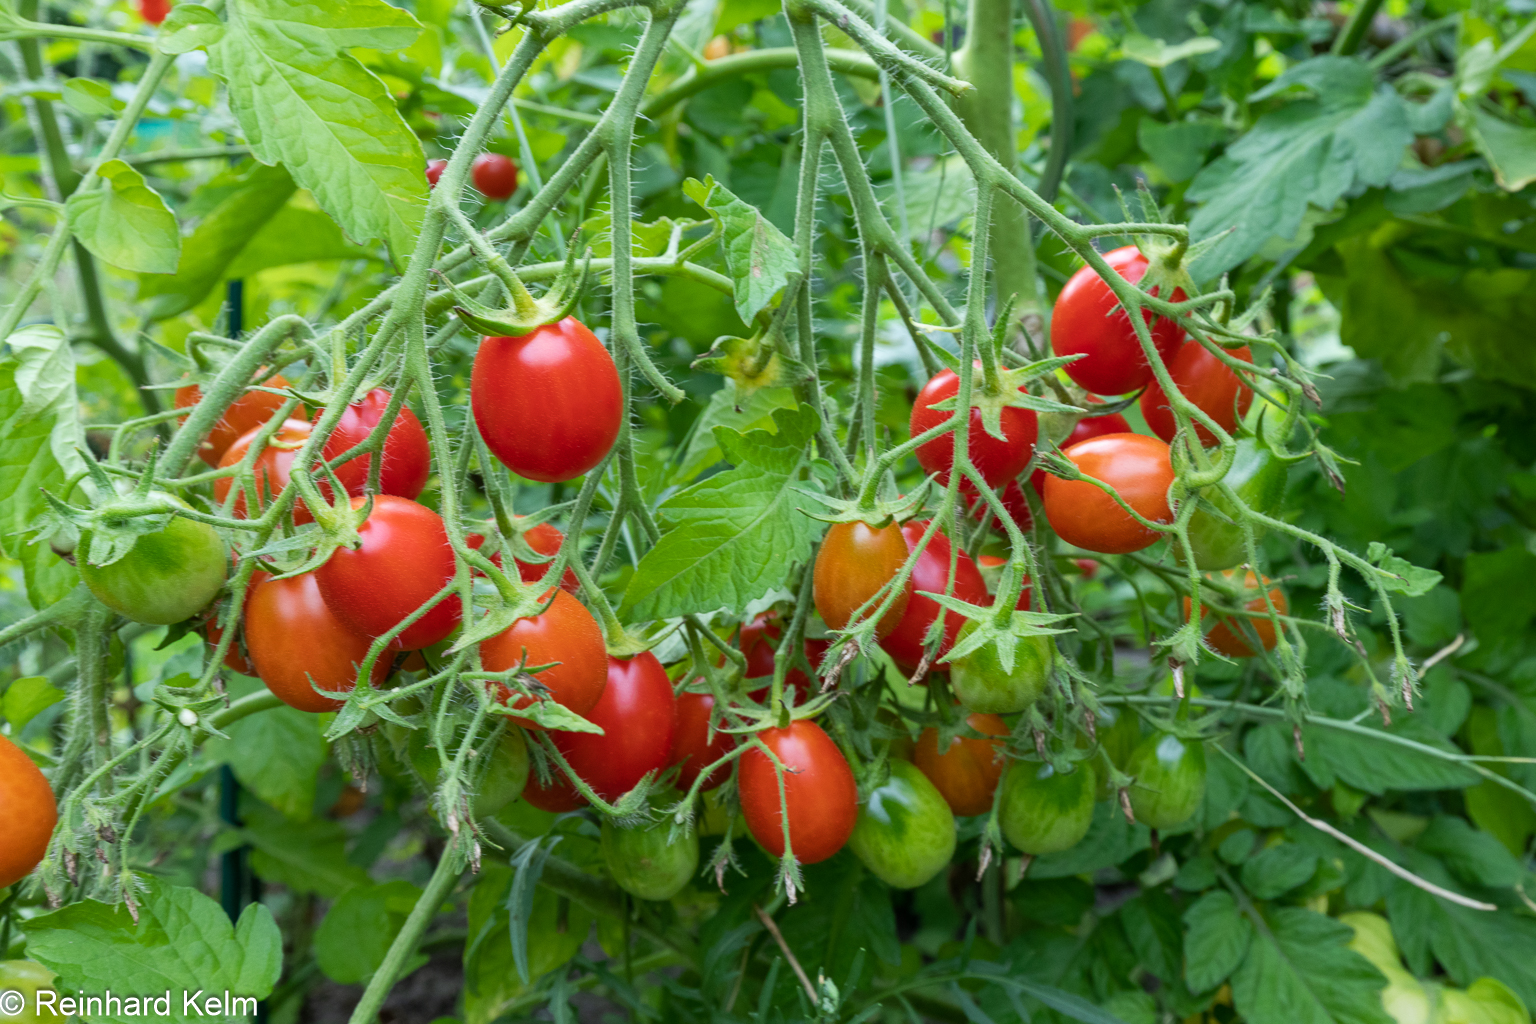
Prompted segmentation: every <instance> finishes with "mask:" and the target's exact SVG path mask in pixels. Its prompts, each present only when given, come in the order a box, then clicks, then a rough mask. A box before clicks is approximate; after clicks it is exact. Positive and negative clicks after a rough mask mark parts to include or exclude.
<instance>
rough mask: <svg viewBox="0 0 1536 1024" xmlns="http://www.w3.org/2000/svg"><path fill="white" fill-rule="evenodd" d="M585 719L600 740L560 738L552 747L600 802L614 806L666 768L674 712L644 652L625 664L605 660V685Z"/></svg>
mask: <svg viewBox="0 0 1536 1024" xmlns="http://www.w3.org/2000/svg"><path fill="white" fill-rule="evenodd" d="M586 717H587V721H589V722H591V723H592V724H593V725H597V726H601V727H602V729H603V735H598V734H596V733H590V732H567V733H560V734H558V735H557V736H556V742H558V743H559V744H560V750H561V752H562V753H564V754H565V759H566V760H567V761H569V762H570V765H571V768H572V769H573V770H574V771H575V772H576V774H577V775H580V776H581V777H582V779H583V780H585V781H586V783H587V785H589V786H591V787H592V789H593V791H594V792H595V793H597V795H598V796H600V797H602V798H603V799H604V800H617V799H618V798H619V797H621V796H623V795H624V794H625V793H628V792H629V791H630V790H631V789H634V788H635V786H636V785H638V784H639V782H640V780H641V779H643V778H644V777H645V775H646V773H647V772H653V771H654V772H659V771H661V769H663V768H665V767H666V766H667V765H668V764H669V763H670V758H671V756H672V734H673V733H674V731H675V730H676V728H677V706H676V701H674V700H673V698H672V680H670V679H668V678H667V670H666V669H664V668H662V667H661V662H659V661H657V660H656V656H655V655H654V654H651V653H650V652H649V651H646V652H645V653H642V654H639V655H636V656H635V657H633V658H630V659H629V660H627V661H626V660H624V659H621V658H609V659H608V681H607V685H605V686H604V687H603V693H602V696H601V697H599V698H598V701H597V703H596V704H594V705H593V706H592V710H591V711H588V712H587V715H586Z"/></svg>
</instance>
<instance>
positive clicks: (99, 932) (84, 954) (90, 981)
mask: <svg viewBox="0 0 1536 1024" xmlns="http://www.w3.org/2000/svg"><path fill="white" fill-rule="evenodd" d="M139 880H140V882H141V883H142V885H143V887H144V888H143V891H142V892H141V893H140V894H139V896H138V897H137V898H138V901H139V906H138V920H137V921H135V920H134V918H133V915H132V914H130V913H129V911H128V908H127V907H126V906H124V905H123V904H121V903H117V904H111V905H109V904H106V903H98V902H97V901H96V900H85V901H84V902H81V903H75V904H73V905H71V906H67V907H65V908H64V909H62V910H56V911H54V912H53V913H51V914H44V915H43V916H41V917H35V918H33V919H31V920H30V921H28V922H27V923H26V932H27V956H28V957H30V958H31V959H33V960H36V961H38V962H39V963H41V964H43V965H45V966H47V967H48V968H49V969H50V970H52V971H53V972H54V973H56V974H57V975H58V976H59V979H58V986H57V987H58V989H59V991H61V992H75V991H84V992H89V993H98V994H99V993H103V992H105V991H106V990H108V989H112V990H113V991H114V992H121V993H154V994H158V993H161V992H164V991H167V990H168V991H170V992H171V993H172V998H173V999H174V1000H175V1003H174V1004H173V1007H174V1011H175V1012H179V1011H180V1008H181V1005H182V1004H181V999H182V995H181V993H182V992H186V993H189V994H190V993H194V992H198V991H199V990H201V991H203V992H205V993H208V994H210V995H213V994H217V995H220V996H222V995H223V993H225V992H226V991H227V992H228V993H229V994H230V995H231V996H240V997H245V998H248V999H250V1000H251V1004H250V1011H251V1012H254V1010H255V1001H256V1000H259V999H265V998H266V997H267V996H268V995H269V994H271V992H272V986H273V985H275V984H276V983H277V978H278V975H279V974H280V973H281V972H282V968H283V941H282V936H281V935H280V934H279V933H278V930H277V924H276V922H274V921H273V919H272V913H271V911H269V910H268V909H267V908H266V906H265V905H263V904H261V903H252V904H250V905H249V906H247V907H246V908H245V911H244V912H243V913H242V914H241V915H240V921H239V923H238V924H236V923H232V922H231V921H230V920H229V918H228V917H227V916H225V914H224V909H223V908H222V907H220V906H219V904H218V903H217V902H216V901H214V900H211V899H209V898H208V897H207V896H204V895H203V894H202V893H200V892H198V891H197V890H196V889H187V888H183V887H181V886H176V885H168V884H166V883H165V882H163V881H161V880H160V879H158V878H155V877H154V876H153V875H140V876H139ZM138 1016H139V1015H137V1014H128V1015H126V1016H125V1015H109V1016H100V1017H98V1016H96V1015H95V1014H92V1019H94V1020H100V1021H118V1020H131V1019H134V1018H135V1017H138Z"/></svg>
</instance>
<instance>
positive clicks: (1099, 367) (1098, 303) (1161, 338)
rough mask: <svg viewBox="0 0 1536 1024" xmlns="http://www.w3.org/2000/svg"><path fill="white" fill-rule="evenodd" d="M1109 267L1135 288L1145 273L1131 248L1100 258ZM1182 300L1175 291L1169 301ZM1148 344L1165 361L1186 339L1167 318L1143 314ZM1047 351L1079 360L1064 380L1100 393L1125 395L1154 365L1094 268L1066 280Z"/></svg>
mask: <svg viewBox="0 0 1536 1024" xmlns="http://www.w3.org/2000/svg"><path fill="white" fill-rule="evenodd" d="M1104 261H1105V262H1106V263H1108V264H1109V266H1110V268H1111V269H1112V270H1114V271H1115V272H1116V273H1118V274H1119V275H1120V276H1121V277H1123V278H1125V280H1126V282H1127V283H1129V284H1136V283H1137V282H1139V281H1140V280H1141V279H1142V278H1143V277H1144V276H1145V275H1146V273H1147V258H1146V257H1145V256H1144V255H1142V253H1141V251H1140V250H1138V249H1137V248H1136V246H1134V245H1127V246H1124V247H1122V248H1119V249H1114V250H1112V251H1110V252H1107V253H1105V254H1104ZM1184 298H1185V296H1184V294H1183V293H1182V292H1179V291H1175V292H1174V293H1173V301H1174V302H1181V301H1183V300H1184ZM1143 319H1145V320H1146V321H1147V322H1148V324H1150V325H1151V332H1152V342H1153V344H1154V345H1156V347H1157V353H1158V355H1159V356H1161V357H1162V359H1163V360H1164V362H1167V361H1169V360H1170V359H1171V358H1172V357H1173V354H1174V350H1175V349H1178V348H1179V346H1180V345H1181V344H1183V341H1184V331H1183V330H1181V329H1180V327H1179V325H1178V324H1177V323H1175V322H1174V321H1172V320H1169V319H1167V318H1165V317H1157V318H1154V317H1153V316H1152V315H1151V314H1150V313H1145V314H1143ZM1051 349H1052V351H1054V352H1055V353H1056V354H1057V355H1058V356H1078V357H1079V358H1077V359H1075V360H1073V361H1072V362H1070V363H1068V364H1067V365H1066V371H1067V376H1069V377H1071V378H1072V379H1073V381H1075V382H1076V383H1078V384H1080V385H1081V386H1082V387H1084V388H1086V389H1087V390H1089V391H1092V392H1094V393H1096V394H1100V395H1123V394H1126V393H1128V392H1131V391H1135V390H1136V389H1137V388H1139V387H1141V386H1142V385H1144V384H1146V383H1147V381H1149V380H1151V379H1152V366H1151V364H1150V363H1148V362H1147V355H1146V352H1145V351H1144V350H1143V349H1142V347H1141V343H1140V342H1139V341H1138V340H1137V338H1136V332H1135V330H1134V329H1133V328H1132V326H1131V318H1130V316H1129V315H1127V313H1126V312H1125V308H1124V307H1123V306H1122V305H1121V304H1120V300H1119V299H1118V298H1117V297H1116V296H1115V293H1114V292H1113V291H1111V290H1110V287H1109V285H1108V284H1106V283H1105V281H1104V279H1103V278H1102V277H1100V276H1099V273H1098V272H1097V271H1096V270H1094V269H1093V268H1092V267H1083V268H1082V269H1080V270H1078V271H1077V272H1076V273H1075V274H1073V275H1072V276H1071V278H1069V279H1068V280H1067V283H1066V285H1065V286H1064V287H1063V288H1062V289H1061V294H1059V295H1058V296H1057V297H1056V305H1055V308H1054V309H1052V311H1051Z"/></svg>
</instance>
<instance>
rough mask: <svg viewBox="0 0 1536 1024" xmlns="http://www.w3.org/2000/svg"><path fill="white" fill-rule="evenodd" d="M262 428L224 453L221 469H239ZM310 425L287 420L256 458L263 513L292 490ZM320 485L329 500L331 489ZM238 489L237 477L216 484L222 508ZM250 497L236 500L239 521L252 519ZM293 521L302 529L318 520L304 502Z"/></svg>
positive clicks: (297, 503)
mask: <svg viewBox="0 0 1536 1024" xmlns="http://www.w3.org/2000/svg"><path fill="white" fill-rule="evenodd" d="M260 429H261V428H260V427H257V428H256V429H255V430H252V431H251V432H250V433H248V434H244V435H242V436H241V437H240V439H239V440H237V441H236V442H235V443H234V444H232V445H230V446H229V448H228V450H227V451H225V452H224V457H223V458H221V459H220V460H219V468H220V469H226V468H228V467H230V466H234V465H237V464H238V463H239V462H240V461H241V460H242V459H244V458H245V453H246V452H247V451H249V450H250V447H251V444H252V443H253V442H254V441H255V440H256V433H257V431H259V430H260ZM309 433H310V425H309V423H307V422H306V421H304V420H284V421H283V425H282V426H281V427H279V428H278V429H277V433H275V434H273V435H272V437H271V438H269V439H268V441H267V446H266V448H264V449H263V450H262V452H261V454H260V455H258V456H256V464H255V465H254V466H252V467H251V475H252V476H253V477H254V478H255V481H256V501H255V504H256V505H257V506H258V512H257V514H258V515H260V511H259V509H262V508H265V507H266V505H267V503H268V502H270V501H271V500H272V499H274V498H276V497H277V496H278V495H279V494H281V493H283V489H284V488H286V487H287V486H288V480H289V478H290V475H291V474H292V472H293V460H294V459H295V458H297V457H298V454H299V449H300V448H301V447H303V445H304V442H305V441H308V440H309ZM317 483H319V484H320V493H321V494H322V495H326V496H329V494H330V485H329V484H326V483H323V482H320V481H317ZM234 485H235V478H234V477H233V476H225V477H220V478H219V479H217V480H215V481H214V482H213V498H214V501H216V502H218V504H219V505H221V506H222V505H223V504H224V499H225V498H226V497H227V496H228V495H229V492H230V490H231V488H233V487H234ZM248 498H250V495H248V494H246V493H244V490H243V489H242V491H241V493H240V494H239V495H238V496H237V497H236V498H235V506H234V514H235V518H236V519H245V518H247V517H248V516H249V511H248V508H247V505H246V501H247V499H248ZM293 521H294V523H295V524H297V525H300V526H302V525H303V524H305V523H310V522H314V517H313V516H311V515H310V514H309V509H308V508H306V507H305V505H304V503H303V502H302V501H295V502H294V503H293Z"/></svg>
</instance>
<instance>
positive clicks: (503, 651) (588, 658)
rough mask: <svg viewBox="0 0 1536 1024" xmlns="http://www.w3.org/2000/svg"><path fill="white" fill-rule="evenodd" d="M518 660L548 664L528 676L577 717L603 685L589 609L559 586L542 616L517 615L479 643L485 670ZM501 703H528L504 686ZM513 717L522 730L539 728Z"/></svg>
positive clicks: (603, 663)
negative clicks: (522, 617)
mask: <svg viewBox="0 0 1536 1024" xmlns="http://www.w3.org/2000/svg"><path fill="white" fill-rule="evenodd" d="M545 596H546V597H548V595H547V594H546V595H545ZM525 653H526V659H525V657H524V655H525ZM519 661H521V662H522V663H523V664H524V665H527V666H529V667H532V666H534V665H552V666H553V667H552V668H547V669H545V670H544V671H542V672H536V673H534V676H533V678H534V679H536V680H538V681H539V682H540V683H542V684H543V685H544V686H546V687H548V688H549V695H550V698H551V699H552V700H554V701H555V702H556V703H558V704H562V705H564V706H565V707H567V708H569V709H570V710H571V711H574V712H575V713H576V714H578V715H585V714H587V713H588V712H590V711H591V710H592V708H593V707H594V706H595V705H596V704H597V702H598V699H599V698H600V697H602V695H603V690H604V689H605V688H606V687H607V685H608V652H607V650H606V649H605V648H604V647H603V631H602V630H601V629H598V627H597V620H596V619H594V618H592V613H591V612H589V611H587V609H586V608H585V607H584V606H583V605H582V603H581V602H580V601H578V600H576V599H575V598H574V597H572V596H571V595H570V594H567V593H566V592H565V591H563V590H562V591H559V592H558V593H556V594H555V599H554V601H553V602H551V603H550V606H549V607H548V608H546V609H545V610H544V611H543V612H542V613H541V614H539V615H534V616H531V617H529V618H525V619H518V620H517V621H516V622H514V623H512V625H510V626H508V627H507V628H506V629H504V630H502V631H501V632H500V633H497V634H496V635H495V636H493V637H491V638H490V639H489V640H485V641H483V642H482V643H481V644H480V663H481V664H482V665H484V666H485V670H486V671H487V672H505V671H507V670H508V669H512V668H516V667H517V664H518V662H519ZM556 662H558V663H559V664H555V663H556ZM501 702H502V703H503V704H508V706H510V707H513V708H524V707H527V706H528V704H529V703H530V702H529V699H528V698H527V697H525V696H523V695H522V694H518V695H517V696H516V699H515V700H514V699H513V694H512V691H511V690H509V689H507V688H506V687H503V688H502V692H501ZM509 702H510V703H509ZM513 721H514V722H516V723H517V724H518V725H521V726H522V727H523V728H525V729H537V728H540V727H539V726H537V725H535V724H534V723H533V722H530V721H528V720H526V719H522V718H514V719H513Z"/></svg>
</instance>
